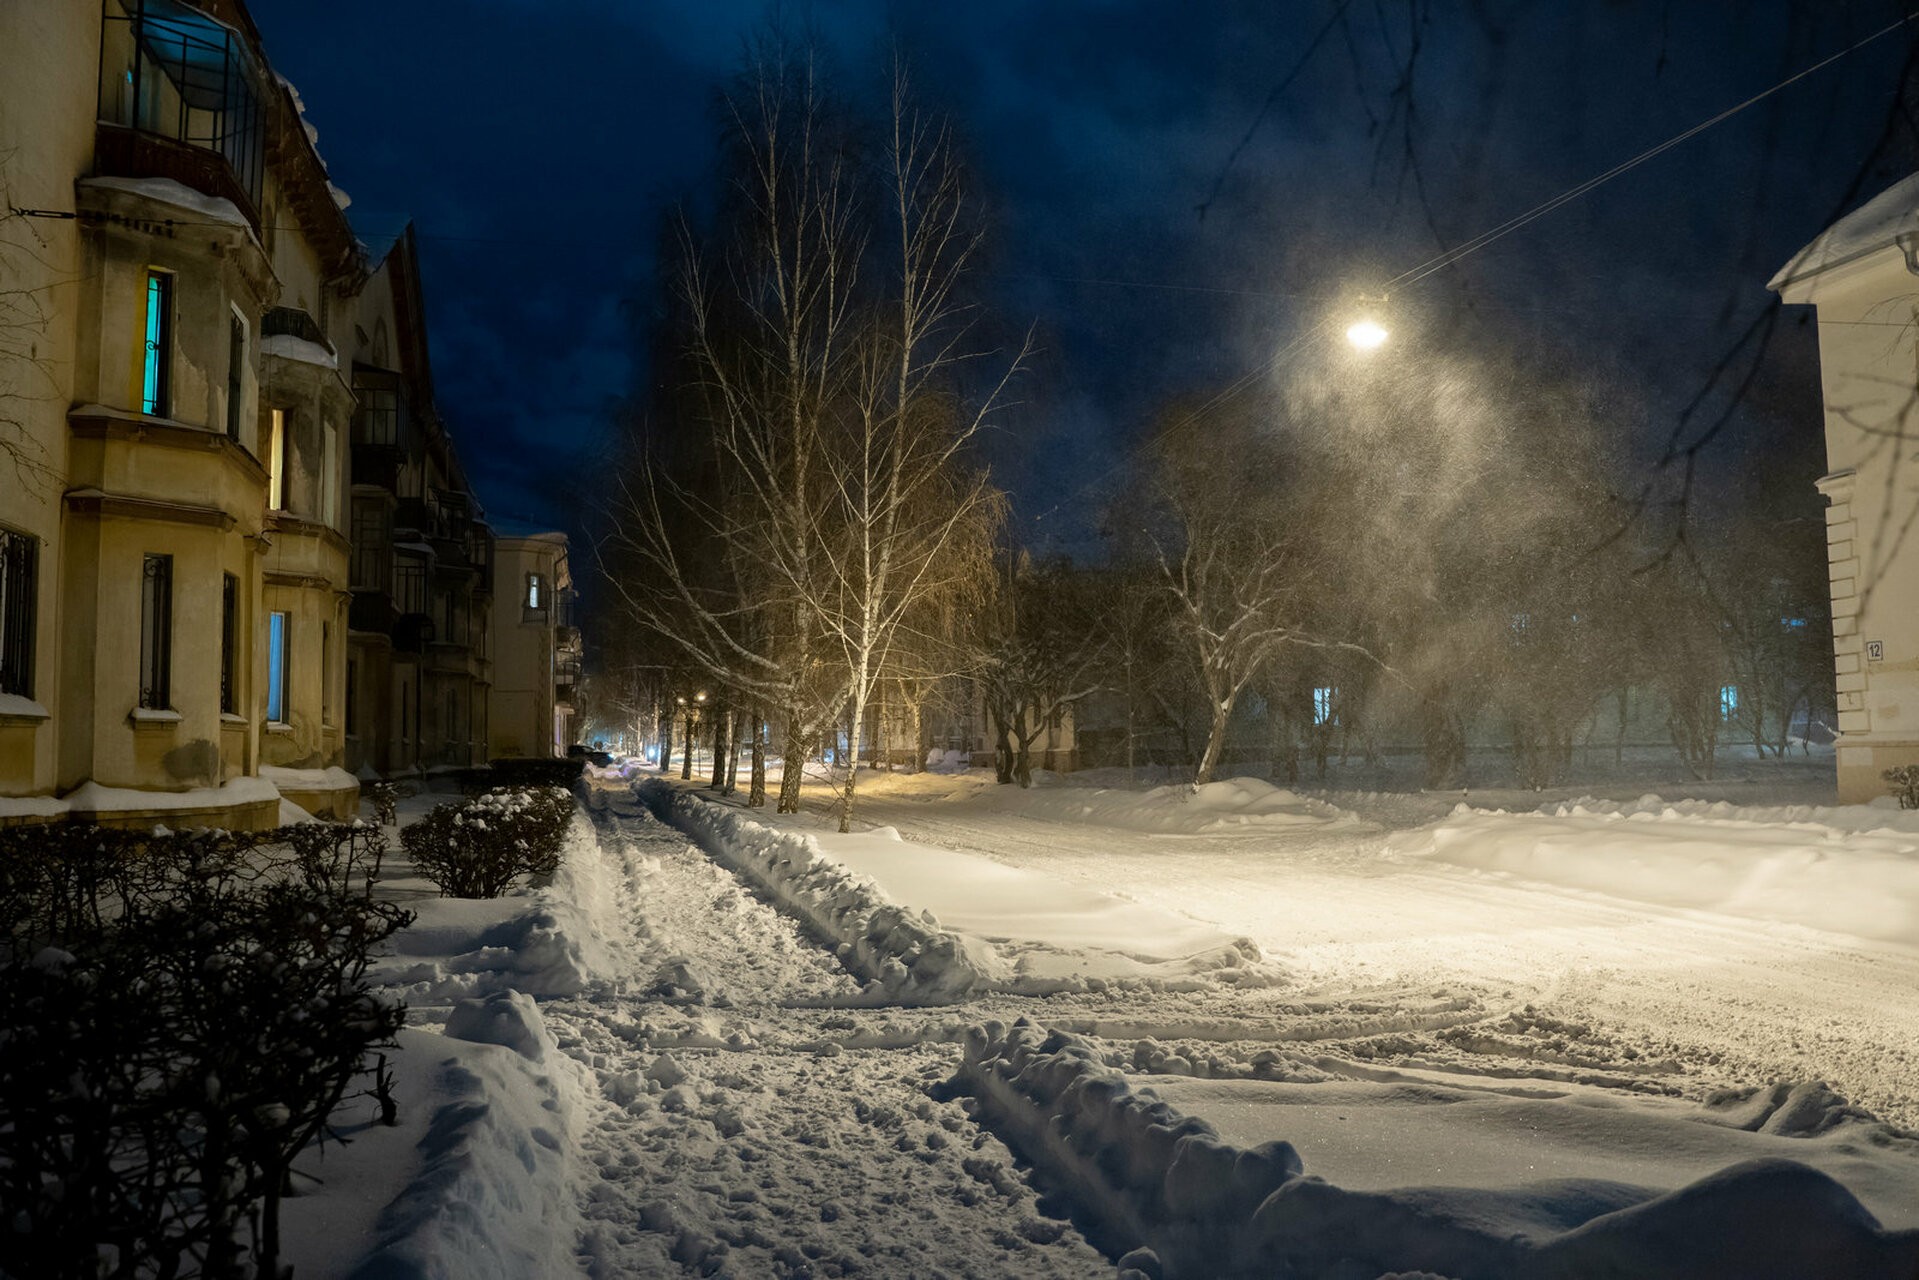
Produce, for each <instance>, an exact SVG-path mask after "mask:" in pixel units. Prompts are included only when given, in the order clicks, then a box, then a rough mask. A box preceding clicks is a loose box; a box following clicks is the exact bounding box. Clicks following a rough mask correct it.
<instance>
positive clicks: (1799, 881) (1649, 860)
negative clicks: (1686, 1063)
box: [1388, 797, 1919, 945]
mask: <svg viewBox="0 0 1919 1280" xmlns="http://www.w3.org/2000/svg"><path fill="white" fill-rule="evenodd" d="M1914 816H1915V817H1919V815H1914ZM1899 817H1900V815H1898V814H1896V813H1886V812H1885V811H1882V810H1878V809H1866V808H1857V809H1841V810H1833V809H1811V808H1809V807H1792V808H1780V809H1760V810H1755V809H1740V808H1736V807H1735V806H1732V805H1725V804H1705V803H1700V802H1691V803H1683V804H1666V803H1664V802H1661V801H1659V800H1658V799H1657V798H1656V797H1647V798H1646V799H1644V800H1641V801H1638V802H1635V803H1633V804H1612V803H1607V802H1601V801H1583V802H1578V803H1573V804H1562V805H1552V806H1548V807H1547V808H1545V809H1542V810H1540V811H1539V812H1537V813H1530V814H1514V813H1504V812H1490V811H1487V810H1482V809H1472V808H1469V807H1467V806H1466V805H1463V804H1462V805H1460V806H1458V807H1457V808H1455V809H1454V810H1453V812H1452V814H1451V815H1450V816H1449V817H1447V818H1445V819H1443V820H1442V821H1440V822H1438V823H1436V824H1434V825H1432V826H1430V827H1426V828H1423V829H1421V830H1418V831H1414V832H1409V833H1406V834H1404V835H1401V836H1396V837H1394V838H1393V839H1392V840H1391V841H1390V842H1389V843H1388V849H1389V850H1390V851H1391V852H1393V853H1395V854H1400V855H1406V856H1414V857H1428V858H1433V859H1435V860H1438V861H1441V862H1449V863H1452V864H1454V865H1456V866H1463V867H1470V868H1473V869H1474V870H1478V871H1486V872H1494V873H1499V874H1505V875H1511V876H1516V877H1521V878H1524V879H1528V880H1539V881H1544V882H1546V883H1549V884H1555V885H1562V886H1565V887H1569V888H1574V889H1586V890H1591V891H1594V892H1598V893H1604V894H1608V895H1611V896H1614V897H1619V898H1627V899H1631V900H1634V901H1639V902H1648V903H1654V904H1657V905H1660V906H1667V907H1686V908H1698V909H1705V910H1710V911H1720V912H1724V913H1726V914H1729V915H1737V916H1747V917H1751V918H1755V919H1763V920H1779V921H1785V922H1788V923H1795V924H1802V925H1810V926H1812V927H1814V928H1818V929H1826V930H1830V931H1832V932H1836V933H1845V934H1850V935H1853V936H1856V937H1861V938H1871V939H1876V940H1882V941H1889V942H1900V943H1905V944H1908V945H1919V832H1914V831H1907V830H1896V829H1893V827H1892V824H1891V823H1890V822H1888V821H1887V820H1888V819H1891V820H1893V821H1897V820H1898V819H1899ZM1908 825H1909V824H1908Z"/></svg>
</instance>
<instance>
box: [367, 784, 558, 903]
mask: <svg viewBox="0 0 1919 1280" xmlns="http://www.w3.org/2000/svg"><path fill="white" fill-rule="evenodd" d="M572 820H573V798H572V796H571V795H570V794H569V793H567V792H566V791H565V790H563V789H561V788H559V787H509V788H500V789H497V790H494V791H489V792H487V793H486V794H485V795H482V796H478V797H475V798H474V799H472V800H468V801H465V802H464V803H461V804H442V805H436V806H434V808H433V810H432V811H431V812H430V813H428V814H427V815H426V816H425V817H424V818H422V819H420V820H419V821H418V822H415V823H414V824H413V825H412V826H409V827H407V828H406V829H405V830H403V831H402V832H400V843H402V844H404V845H405V846H406V851H407V853H408V854H409V855H411V857H412V858H413V865H414V866H415V867H416V868H417V869H418V870H419V872H420V874H421V875H423V876H425V877H426V878H427V879H429V880H431V881H432V882H433V883H434V884H436V885H438V886H439V889H440V894H441V896H442V897H447V898H497V897H499V896H500V895H501V894H503V893H505V892H506V891H507V890H508V889H511V888H512V887H513V886H514V885H515V884H517V883H518V882H519V881H520V879H521V878H522V877H525V878H527V879H529V880H532V881H535V882H538V881H542V880H545V879H547V878H548V877H550V876H552V874H553V873H554V871H556V870H558V868H559V865H560V848H561V846H562V844H563V843H564V842H565V840H566V829H567V825H568V824H569V823H570V822H571V821H572Z"/></svg>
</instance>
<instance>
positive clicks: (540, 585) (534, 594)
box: [526, 573, 546, 613]
mask: <svg viewBox="0 0 1919 1280" xmlns="http://www.w3.org/2000/svg"><path fill="white" fill-rule="evenodd" d="M526 611H527V612H528V613H544V612H546V580H545V579H544V578H542V577H541V576H540V575H539V574H537V573H529V574H527V575H526Z"/></svg>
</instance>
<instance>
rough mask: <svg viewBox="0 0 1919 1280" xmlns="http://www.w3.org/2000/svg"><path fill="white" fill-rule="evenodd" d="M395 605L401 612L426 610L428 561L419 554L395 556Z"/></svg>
mask: <svg viewBox="0 0 1919 1280" xmlns="http://www.w3.org/2000/svg"><path fill="white" fill-rule="evenodd" d="M393 605H394V607H395V608H396V609H398V610H399V611H400V612H401V613H425V612H426V561H424V560H422V559H420V558H419V557H418V556H408V555H396V556H394V557H393Z"/></svg>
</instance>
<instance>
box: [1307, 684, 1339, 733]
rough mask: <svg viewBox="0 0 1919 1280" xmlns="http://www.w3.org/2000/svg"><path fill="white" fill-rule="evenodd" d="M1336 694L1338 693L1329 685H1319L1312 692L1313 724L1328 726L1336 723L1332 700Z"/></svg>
mask: <svg viewBox="0 0 1919 1280" xmlns="http://www.w3.org/2000/svg"><path fill="white" fill-rule="evenodd" d="M1337 693H1338V691H1337V690H1336V689H1334V688H1333V686H1331V685H1329V684H1326V685H1321V686H1319V687H1318V688H1317V689H1314V690H1313V723H1314V724H1317V725H1330V724H1333V723H1335V722H1336V721H1335V719H1334V717H1335V716H1336V715H1337V712H1336V711H1335V709H1334V705H1333V700H1334V698H1335V697H1336V696H1337Z"/></svg>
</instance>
